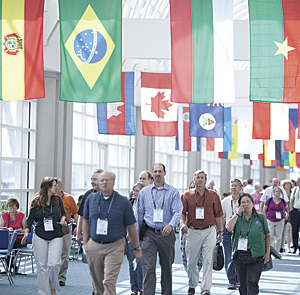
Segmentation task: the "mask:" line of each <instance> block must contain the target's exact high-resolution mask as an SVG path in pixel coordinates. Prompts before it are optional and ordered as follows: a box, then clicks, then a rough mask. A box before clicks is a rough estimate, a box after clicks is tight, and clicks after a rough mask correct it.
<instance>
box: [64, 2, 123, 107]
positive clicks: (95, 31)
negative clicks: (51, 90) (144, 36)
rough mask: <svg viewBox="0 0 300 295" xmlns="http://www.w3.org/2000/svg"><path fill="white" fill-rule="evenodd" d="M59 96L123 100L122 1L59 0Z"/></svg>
mask: <svg viewBox="0 0 300 295" xmlns="http://www.w3.org/2000/svg"><path fill="white" fill-rule="evenodd" d="M59 13H60V35H61V39H60V50H61V78H60V81H61V82H60V98H59V99H60V100H64V101H73V102H93V103H95V102H96V103H100V102H121V101H122V1H121V0H109V1H107V0H63V1H59Z"/></svg>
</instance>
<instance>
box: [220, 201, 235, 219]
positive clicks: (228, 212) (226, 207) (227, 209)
mask: <svg viewBox="0 0 300 295" xmlns="http://www.w3.org/2000/svg"><path fill="white" fill-rule="evenodd" d="M221 204H222V210H223V213H224V215H223V216H222V218H225V220H226V223H227V222H228V221H229V220H230V218H231V216H232V215H233V214H234V213H235V212H236V211H237V207H238V205H239V204H238V200H236V201H235V200H234V198H233V197H232V196H228V197H226V198H225V199H223V200H222V202H221Z"/></svg>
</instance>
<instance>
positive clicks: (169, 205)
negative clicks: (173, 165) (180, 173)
mask: <svg viewBox="0 0 300 295" xmlns="http://www.w3.org/2000/svg"><path fill="white" fill-rule="evenodd" d="M152 196H153V198H154V202H155V205H156V208H157V209H161V208H162V203H163V201H164V205H163V222H154V221H153V213H154V204H153V199H152ZM164 196H165V197H164ZM181 212H182V203H181V200H180V195H179V192H178V191H177V190H176V189H175V188H174V187H173V186H171V185H169V184H167V183H164V185H163V186H162V187H159V188H157V187H156V186H155V183H153V184H150V185H148V186H147V187H145V188H143V189H142V190H141V191H140V193H139V197H138V200H137V205H136V209H135V217H136V219H137V224H136V225H137V228H139V225H141V224H142V222H143V219H144V220H145V222H146V224H147V225H148V226H150V227H152V228H159V229H162V228H164V227H165V226H166V225H168V224H169V225H171V226H172V227H175V226H176V224H177V223H178V222H179V219H180V217H181Z"/></svg>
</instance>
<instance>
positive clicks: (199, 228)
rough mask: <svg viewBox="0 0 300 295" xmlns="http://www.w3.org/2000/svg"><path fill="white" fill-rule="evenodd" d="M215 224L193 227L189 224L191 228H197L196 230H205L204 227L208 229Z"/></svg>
mask: <svg viewBox="0 0 300 295" xmlns="http://www.w3.org/2000/svg"><path fill="white" fill-rule="evenodd" d="M212 226H213V225H207V226H201V227H193V226H191V225H190V226H189V228H191V229H195V230H203V229H207V228H210V227H212Z"/></svg>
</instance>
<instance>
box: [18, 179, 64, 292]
mask: <svg viewBox="0 0 300 295" xmlns="http://www.w3.org/2000/svg"><path fill="white" fill-rule="evenodd" d="M56 193H57V183H56V180H55V179H54V178H53V177H49V176H46V177H44V178H43V179H42V182H41V189H40V190H39V191H38V192H37V193H36V194H35V196H34V198H33V200H32V202H31V206H30V212H29V215H28V217H27V219H26V223H25V234H24V237H23V239H22V243H25V242H26V239H27V236H28V233H29V232H30V229H31V226H32V223H33V221H35V229H34V236H33V241H32V244H33V249H34V256H35V261H36V266H37V274H38V294H39V295H56V290H60V286H59V282H58V274H59V269H60V257H61V251H62V245H63V231H62V225H61V224H66V217H67V215H66V212H65V208H64V205H63V202H62V200H61V198H60V197H59V196H58V195H57V194H56Z"/></svg>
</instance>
